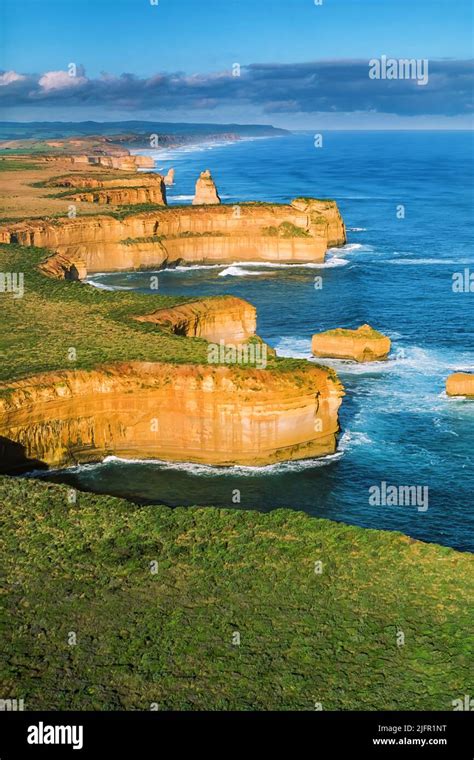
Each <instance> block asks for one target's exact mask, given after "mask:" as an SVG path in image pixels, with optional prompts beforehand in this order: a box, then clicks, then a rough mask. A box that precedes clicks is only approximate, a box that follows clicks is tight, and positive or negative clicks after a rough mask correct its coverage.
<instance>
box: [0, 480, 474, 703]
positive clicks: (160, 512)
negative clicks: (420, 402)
mask: <svg viewBox="0 0 474 760" xmlns="http://www.w3.org/2000/svg"><path fill="white" fill-rule="evenodd" d="M68 493H69V489H68V488H67V487H65V486H57V485H53V484H44V483H38V482H35V481H30V480H14V479H11V478H0V506H1V515H2V520H3V523H4V525H3V529H2V532H1V535H2V542H3V551H2V563H3V566H4V569H3V576H4V577H5V578H6V584H5V590H6V595H5V602H6V613H7V615H8V618H9V621H10V624H9V626H8V628H7V629H6V631H5V634H4V636H3V640H2V645H1V648H2V656H1V661H2V666H1V667H2V670H3V673H2V679H1V680H2V683H3V687H2V688H3V692H2V696H4V697H9V696H11V697H23V698H24V699H25V707H26V709H29V710H35V709H36V710H38V709H43V710H44V709H46V710H47V709H49V710H53V709H54V710H57V709H79V710H81V709H82V710H84V709H90V710H118V709H132V710H149V709H150V706H151V704H152V703H157V704H158V706H159V709H161V710H171V709H184V710H185V709H193V710H196V709H197V710H203V709H209V710H217V709H226V710H227V709H230V710H232V709H234V710H250V709H256V710H269V709H274V710H283V709H286V710H312V709H314V706H315V702H320V703H321V704H322V706H323V709H325V710H349V709H353V710H402V709H403V710H451V709H452V704H451V703H452V700H453V699H457V698H458V697H460V696H462V695H463V694H467V693H469V689H470V687H471V682H470V677H471V675H472V672H471V671H470V661H471V660H472V655H473V654H474V652H473V646H472V637H470V636H469V633H468V631H469V630H470V627H471V618H470V610H469V600H470V599H472V596H473V593H474V581H473V578H474V573H473V563H474V559H473V557H472V556H471V555H469V554H462V553H459V552H456V551H454V550H452V549H448V548H445V547H441V546H437V545H432V544H431V545H430V544H424V543H421V542H418V541H414V540H413V539H410V538H407V537H406V536H403V535H401V534H399V533H392V532H383V531H376V530H368V529H362V528H357V527H353V526H347V525H343V524H338V523H334V522H330V521H328V520H322V519H319V520H315V519H314V518H310V517H308V516H307V515H304V514H303V513H300V512H292V511H290V510H283V509H279V510H276V511H274V512H271V513H268V514H261V513H258V512H254V511H245V510H242V511H239V510H228V509H215V508H177V509H169V508H167V507H163V506H146V507H140V506H136V505H133V504H130V503H128V502H126V501H124V500H121V499H116V498H113V497H108V496H97V495H92V494H85V493H84V494H83V493H78V494H77V503H76V504H70V503H69V499H68ZM317 562H321V563H322V566H321V567H322V572H321V573H317V572H315V567H317V566H316V565H315V563H317ZM152 563H156V564H155V565H153V564H152ZM152 569H156V572H152ZM400 631H402V632H403V634H404V636H405V643H404V645H401V646H399V645H397V634H398V633H399V632H400ZM70 632H75V634H76V637H77V643H76V645H75V646H74V645H70V644H69V643H68V637H69V634H70ZM236 633H239V634H240V645H238V644H235V643H234V644H233V641H234V642H235V641H236V640H237V637H236V636H235V634H236Z"/></svg>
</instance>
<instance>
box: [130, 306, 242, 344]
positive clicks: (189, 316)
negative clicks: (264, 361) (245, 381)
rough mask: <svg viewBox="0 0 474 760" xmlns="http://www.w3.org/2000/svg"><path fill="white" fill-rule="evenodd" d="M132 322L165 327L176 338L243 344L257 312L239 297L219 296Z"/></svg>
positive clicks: (163, 310) (174, 307) (139, 317)
mask: <svg viewBox="0 0 474 760" xmlns="http://www.w3.org/2000/svg"><path fill="white" fill-rule="evenodd" d="M135 319H136V320H137V321H138V322H151V323H153V324H157V325H160V326H162V327H167V328H168V329H170V330H171V331H172V332H174V333H176V334H177V335H185V336H187V337H191V338H204V339H205V340H208V341H213V342H218V341H220V340H224V341H228V342H232V343H243V342H244V341H246V340H248V339H249V338H251V337H253V336H254V335H255V329H256V326H257V310H256V308H255V306H253V305H252V304H251V303H249V302H248V301H244V300H243V299H242V298H235V297H234V296H222V297H221V298H212V299H211V298H201V299H199V300H196V301H192V302H189V303H185V304H181V305H178V306H172V307H170V308H169V309H157V310H156V311H154V312H153V313H152V314H146V315H144V316H138V317H135Z"/></svg>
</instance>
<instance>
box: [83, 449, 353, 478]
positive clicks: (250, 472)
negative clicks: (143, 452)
mask: <svg viewBox="0 0 474 760" xmlns="http://www.w3.org/2000/svg"><path fill="white" fill-rule="evenodd" d="M343 453H344V452H343V451H337V452H336V453H335V454H327V455H326V456H324V457H318V458H313V459H296V460H291V461H284V462H275V464H267V465H262V466H261V467H257V466H250V465H228V466H215V465H209V464H197V463H195V462H166V461H164V460H162V459H122V458H121V457H115V456H108V457H105V458H104V459H103V460H102V462H99V463H96V464H95V465H79V466H78V468H74V469H81V468H82V467H88V468H90V467H94V466H95V467H100V466H101V465H103V464H108V463H118V464H139V465H157V466H158V467H159V469H160V470H178V471H179V470H181V471H185V472H189V473H191V474H192V475H204V476H216V475H243V476H247V477H252V476H255V475H275V474H278V473H282V472H299V471H300V470H308V469H311V468H313V467H324V466H325V465H328V464H331V463H332V462H335V461H337V460H338V459H340V458H341V457H342V456H343Z"/></svg>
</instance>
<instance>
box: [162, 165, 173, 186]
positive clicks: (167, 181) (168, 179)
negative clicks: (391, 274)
mask: <svg viewBox="0 0 474 760" xmlns="http://www.w3.org/2000/svg"><path fill="white" fill-rule="evenodd" d="M163 179H164V183H165V185H174V169H168V172H167V173H166V174H165V176H164V177H163Z"/></svg>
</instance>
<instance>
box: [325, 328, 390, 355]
mask: <svg viewBox="0 0 474 760" xmlns="http://www.w3.org/2000/svg"><path fill="white" fill-rule="evenodd" d="M390 346H391V342H390V338H388V337H386V336H385V335H382V334H381V333H379V332H377V331H376V330H373V329H372V328H371V327H370V325H362V326H361V327H359V328H358V329H357V330H343V329H336V330H327V331H326V332H323V333H316V334H315V335H313V338H312V342H311V349H312V352H313V354H314V355H315V356H319V357H327V358H334V359H352V360H353V361H356V362H370V361H381V360H383V359H386V358H387V356H388V354H389V352H390Z"/></svg>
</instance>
